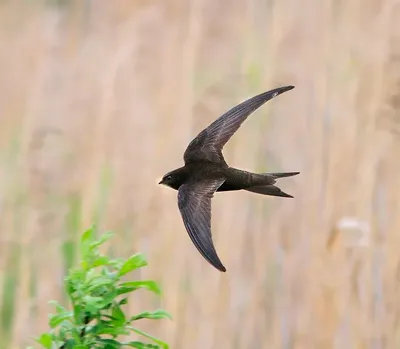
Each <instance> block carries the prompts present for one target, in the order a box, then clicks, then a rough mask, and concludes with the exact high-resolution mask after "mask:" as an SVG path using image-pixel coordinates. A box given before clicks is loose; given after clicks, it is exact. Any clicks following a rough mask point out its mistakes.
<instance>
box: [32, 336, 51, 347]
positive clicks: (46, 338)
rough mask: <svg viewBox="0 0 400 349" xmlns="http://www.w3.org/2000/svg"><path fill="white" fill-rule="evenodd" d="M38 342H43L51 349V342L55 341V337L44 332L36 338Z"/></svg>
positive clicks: (42, 343) (43, 344)
mask: <svg viewBox="0 0 400 349" xmlns="http://www.w3.org/2000/svg"><path fill="white" fill-rule="evenodd" d="M36 342H38V343H39V344H41V345H42V346H43V347H44V348H46V349H51V344H52V343H53V339H52V336H51V335H50V334H48V333H43V334H42V335H41V336H40V337H39V338H37V339H36Z"/></svg>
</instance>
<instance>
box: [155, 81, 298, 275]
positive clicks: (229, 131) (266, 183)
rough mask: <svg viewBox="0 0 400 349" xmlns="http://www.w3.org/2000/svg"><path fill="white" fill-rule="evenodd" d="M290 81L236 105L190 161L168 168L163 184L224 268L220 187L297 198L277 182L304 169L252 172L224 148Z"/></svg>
mask: <svg viewBox="0 0 400 349" xmlns="http://www.w3.org/2000/svg"><path fill="white" fill-rule="evenodd" d="M292 88H293V86H285V87H281V88H277V89H274V90H271V91H267V92H264V93H261V94H259V95H257V96H255V97H252V98H250V99H248V100H246V101H244V102H242V103H240V104H239V105H237V106H235V107H233V108H232V109H230V110H229V111H227V112H226V113H225V114H223V115H222V116H220V117H219V118H218V119H217V120H215V121H214V122H213V123H212V124H211V125H210V126H208V127H207V128H206V129H204V130H203V131H201V132H200V133H199V134H198V135H197V137H196V138H194V139H193V140H192V141H191V142H190V144H189V145H188V147H187V149H186V151H185V153H184V156H183V158H184V161H185V166H183V167H180V168H178V169H176V170H173V171H171V172H169V173H167V174H166V175H165V176H164V177H163V179H162V180H161V182H160V184H164V185H167V186H169V187H171V188H173V189H175V190H178V207H179V210H180V212H181V215H182V218H183V223H184V225H185V228H186V230H187V232H188V233H189V236H190V238H191V240H192V242H193V243H194V245H195V246H196V248H197V249H198V251H199V252H200V253H201V254H202V256H203V257H204V258H205V259H206V260H207V261H208V262H209V263H211V264H212V265H213V266H214V267H215V268H217V269H218V270H220V271H226V269H225V267H224V266H223V264H222V262H221V261H220V259H219V257H218V255H217V252H216V251H215V248H214V244H213V241H212V237H211V199H212V197H213V195H214V193H215V192H216V191H220V192H223V191H232V190H246V191H250V192H253V193H257V194H261V195H271V196H280V197H288V198H292V196H291V195H288V194H286V193H284V192H283V191H281V189H279V188H278V187H277V186H275V185H274V184H275V182H276V180H277V179H278V178H281V177H290V176H294V175H297V174H298V173H299V172H283V173H251V172H247V171H242V170H238V169H236V168H232V167H229V166H228V164H227V163H226V162H225V159H224V157H223V155H222V148H223V146H224V145H225V144H226V142H228V141H229V139H230V138H231V137H232V135H233V134H234V133H235V132H236V131H237V129H238V128H239V127H240V125H241V124H242V123H243V121H244V120H246V118H247V117H248V116H249V115H250V114H251V113H252V112H254V111H255V110H256V109H257V108H259V107H260V106H261V105H263V104H264V103H265V102H267V101H268V100H270V99H271V98H274V97H276V96H277V95H279V94H281V93H284V92H286V91H289V90H291V89H292Z"/></svg>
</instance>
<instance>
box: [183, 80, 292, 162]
mask: <svg viewBox="0 0 400 349" xmlns="http://www.w3.org/2000/svg"><path fill="white" fill-rule="evenodd" d="M293 88H294V86H285V87H279V88H276V89H274V90H271V91H267V92H264V93H261V94H259V95H257V96H254V97H252V98H249V99H248V100H246V101H244V102H242V103H240V104H238V105H237V106H235V107H233V108H232V109H230V110H228V111H227V112H226V113H225V114H223V115H221V116H220V117H219V118H218V119H217V120H215V121H214V122H213V123H212V124H211V125H209V126H208V127H207V128H206V129H204V130H203V131H201V132H200V133H199V134H198V135H197V137H196V138H195V139H193V140H192V141H191V142H190V144H189V146H188V147H187V149H186V151H185V153H184V155H183V158H184V160H185V163H190V162H194V161H199V160H200V161H201V160H203V161H204V160H206V161H212V162H219V163H224V164H225V160H224V157H223V155H222V148H223V147H224V145H225V144H226V143H227V142H228V141H229V139H230V138H231V137H232V135H233V134H234V133H235V132H236V131H237V130H238V129H239V127H240V126H241V125H242V123H243V122H244V121H245V120H246V119H247V117H248V116H249V115H250V114H251V113H253V112H254V111H255V110H256V109H258V108H259V107H261V106H262V105H263V104H264V103H266V102H267V101H269V100H270V99H272V98H274V97H276V96H278V95H280V94H282V93H284V92H286V91H289V90H291V89H293Z"/></svg>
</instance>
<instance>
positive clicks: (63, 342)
mask: <svg viewBox="0 0 400 349" xmlns="http://www.w3.org/2000/svg"><path fill="white" fill-rule="evenodd" d="M111 236H112V234H111V233H107V234H105V235H104V236H102V237H101V238H100V239H98V240H95V239H94V228H92V229H89V230H87V231H86V232H85V233H84V234H83V235H82V237H81V240H80V253H81V258H82V260H81V262H80V266H79V267H78V268H75V269H71V270H70V271H69V273H68V275H67V276H66V278H65V282H64V283H65V289H66V292H67V295H68V298H69V299H70V302H71V305H72V310H67V309H66V308H64V307H63V306H61V305H60V304H59V303H57V302H55V301H52V302H51V303H52V304H54V306H55V308H56V314H54V315H50V317H49V325H50V327H51V331H50V332H48V333H43V334H42V335H41V336H40V337H39V338H37V339H36V341H37V342H38V343H40V344H41V345H42V347H44V348H47V349H55V348H58V349H60V348H63V349H70V348H75V349H92V348H104V349H114V348H126V347H131V348H138V349H150V348H154V349H155V348H168V345H167V344H166V343H164V342H162V341H160V340H159V339H157V338H155V337H153V336H151V335H149V334H147V333H145V332H143V331H141V330H139V329H138V328H136V327H135V326H133V323H134V322H135V321H137V320H140V319H162V318H171V317H170V315H169V314H168V313H167V312H166V311H164V310H155V311H146V312H143V313H140V314H137V315H134V316H131V317H128V316H127V315H126V314H125V313H124V311H123V310H122V307H123V306H124V305H126V304H127V303H128V298H126V297H124V295H125V296H126V295H127V294H128V293H131V292H133V291H136V290H138V289H140V288H145V289H147V290H149V291H152V292H154V293H156V294H158V295H159V294H160V293H161V292H160V288H159V286H158V285H157V283H156V282H154V281H151V280H148V281H128V282H123V281H121V277H122V276H123V275H125V274H127V273H129V272H130V271H132V270H135V269H137V268H141V267H143V266H145V265H147V262H146V260H145V258H144V256H143V255H142V254H135V255H133V256H131V257H129V258H128V259H125V260H124V259H110V258H109V257H107V256H105V255H103V254H101V253H100V252H99V246H100V245H102V244H103V243H104V242H106V241H107V240H108V239H109V238H110V237H111ZM132 332H133V333H136V334H139V335H141V336H144V337H146V338H147V339H150V340H151V341H152V342H153V343H155V344H149V343H144V342H141V341H127V342H122V341H118V340H117V338H118V337H119V336H121V335H128V334H130V333H132Z"/></svg>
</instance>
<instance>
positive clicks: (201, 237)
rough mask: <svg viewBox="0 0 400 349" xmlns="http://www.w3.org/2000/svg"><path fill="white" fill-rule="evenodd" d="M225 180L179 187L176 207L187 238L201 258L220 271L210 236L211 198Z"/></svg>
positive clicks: (219, 263)
mask: <svg viewBox="0 0 400 349" xmlns="http://www.w3.org/2000/svg"><path fill="white" fill-rule="evenodd" d="M224 181H225V179H212V180H210V179H208V180H201V181H198V182H197V181H191V182H188V183H185V184H183V185H181V187H180V188H179V191H178V206H179V210H180V212H181V215H182V219H183V223H184V225H185V228H186V230H187V232H188V233H189V236H190V238H191V240H192V242H193V243H194V245H195V246H196V248H197V249H198V250H199V252H200V253H201V254H202V256H203V257H204V258H205V259H206V260H207V261H208V262H209V263H211V264H212V265H213V266H214V267H215V268H217V269H218V270H220V271H226V269H225V267H224V266H223V264H222V263H221V261H220V259H219V257H218V255H217V252H216V251H215V248H214V244H213V241H212V236H211V198H212V197H213V195H214V192H215V191H216V190H217V189H218V188H219V187H220V186H221V185H222V183H224Z"/></svg>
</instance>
